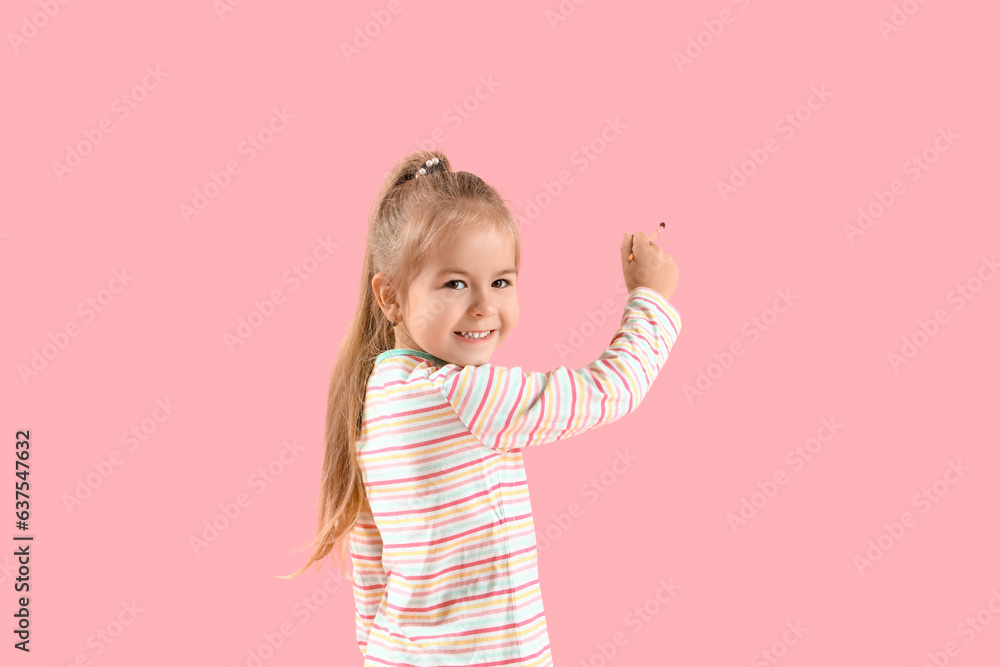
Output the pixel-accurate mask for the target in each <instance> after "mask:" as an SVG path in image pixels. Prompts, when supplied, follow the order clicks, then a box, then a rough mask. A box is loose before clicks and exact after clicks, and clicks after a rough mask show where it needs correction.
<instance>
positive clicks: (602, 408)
mask: <svg viewBox="0 0 1000 667" xmlns="http://www.w3.org/2000/svg"><path fill="white" fill-rule="evenodd" d="M680 328H681V320H680V315H679V314H678V313H677V310H676V309H675V308H674V307H673V306H672V305H671V304H670V303H669V302H668V301H667V300H666V299H664V298H663V296H662V295H660V294H659V293H658V292H656V291H654V290H652V289H650V288H647V287H637V288H635V289H633V290H632V291H631V292H629V295H628V301H627V303H626V306H625V312H624V314H623V316H622V321H621V327H620V328H619V329H618V332H617V333H616V334H615V336H614V338H613V339H612V341H611V343H610V345H609V347H608V348H607V349H606V350H605V351H604V353H603V354H602V355H601V357H600V358H599V359H598V360H597V361H595V362H593V363H591V364H588V365H587V366H585V367H583V368H580V369H578V370H572V369H569V368H566V367H559V368H556V369H555V370H553V371H550V372H548V373H540V372H538V373H531V372H525V371H522V370H521V368H520V367H513V368H505V367H501V366H494V365H491V364H488V363H487V364H483V365H481V366H458V365H456V364H449V363H446V362H444V361H442V360H441V359H438V358H437V357H434V356H432V355H430V354H428V353H427V352H423V351H418V350H409V349H392V350H386V351H385V352H383V353H381V354H380V355H378V357H377V358H376V360H375V366H374V368H373V369H372V374H371V376H370V378H369V382H368V389H367V395H366V397H365V407H364V415H363V423H362V430H361V437H360V438H359V439H358V442H357V450H358V459H359V462H360V465H361V473H362V477H363V479H364V487H365V491H366V493H367V496H368V503H369V505H370V509H371V511H370V512H369V511H368V508H365V510H363V512H362V514H361V516H360V517H359V519H358V522H357V523H356V524H355V526H354V528H353V530H352V531H351V533H350V542H349V548H350V552H351V560H352V563H353V564H352V568H353V569H352V572H353V575H354V580H355V583H354V600H355V606H356V609H357V613H356V615H355V618H356V624H357V642H358V646H359V648H360V649H361V652H362V654H364V656H365V662H364V664H365V667H369V666H376V665H377V666H379V667H384V666H386V665H394V666H415V667H429V666H431V665H433V666H434V667H450V666H455V667H458V666H460V665H479V666H483V665H503V666H514V665H517V666H524V667H541V666H542V665H552V655H551V650H550V647H549V637H548V630H547V628H546V624H545V610H544V608H543V606H542V595H541V590H540V587H539V581H538V564H537V552H536V548H535V528H534V523H533V521H532V515H531V502H530V500H529V498H528V484H527V479H526V477H525V472H524V462H523V459H522V456H521V450H522V449H523V448H524V447H530V446H534V445H542V444H545V443H548V442H554V441H556V440H561V439H565V438H569V437H571V436H574V435H577V434H578V433H584V432H585V431H589V430H590V429H593V428H595V427H597V426H601V425H604V424H610V423H611V422H613V421H615V420H617V419H619V418H621V417H624V416H625V415H626V414H628V413H629V412H631V411H632V410H634V409H636V407H638V405H639V403H640V402H641V401H642V399H643V397H645V395H646V392H647V391H648V390H649V388H650V386H651V385H652V382H653V380H654V379H655V378H656V376H657V374H658V373H659V372H660V369H661V368H662V367H663V364H664V363H665V362H666V360H667V355H668V353H669V351H670V349H671V347H673V344H674V341H675V340H676V338H677V335H678V334H679V333H680Z"/></svg>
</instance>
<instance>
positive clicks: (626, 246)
mask: <svg viewBox="0 0 1000 667" xmlns="http://www.w3.org/2000/svg"><path fill="white" fill-rule="evenodd" d="M621 255H622V268H625V267H626V266H627V265H628V263H629V262H630V261H632V235H631V234H629V233H628V232H623V233H622V247H621Z"/></svg>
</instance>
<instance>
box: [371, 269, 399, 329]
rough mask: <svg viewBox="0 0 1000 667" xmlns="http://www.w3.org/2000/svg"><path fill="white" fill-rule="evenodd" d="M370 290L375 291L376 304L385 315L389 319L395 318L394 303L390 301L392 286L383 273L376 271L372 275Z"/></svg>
mask: <svg viewBox="0 0 1000 667" xmlns="http://www.w3.org/2000/svg"><path fill="white" fill-rule="evenodd" d="M372 291H373V292H374V293H375V299H376V301H378V306H379V308H381V309H382V312H383V313H384V314H385V316H386V317H387V318H388V319H390V320H393V319H395V313H396V303H395V301H392V286H391V285H390V284H389V280H388V279H387V278H386V277H385V274H384V273H376V274H375V275H374V276H372Z"/></svg>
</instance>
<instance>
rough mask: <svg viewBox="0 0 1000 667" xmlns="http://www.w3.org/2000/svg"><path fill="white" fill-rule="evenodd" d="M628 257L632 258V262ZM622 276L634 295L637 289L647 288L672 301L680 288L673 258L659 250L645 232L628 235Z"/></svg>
mask: <svg viewBox="0 0 1000 667" xmlns="http://www.w3.org/2000/svg"><path fill="white" fill-rule="evenodd" d="M629 253H632V255H633V258H632V260H631V261H629V259H628V256H629ZM621 256H622V274H623V275H624V277H625V286H626V287H627V288H628V291H629V292H631V291H632V290H634V289H635V288H636V287H648V288H650V289H652V290H655V291H657V292H659V293H660V294H661V295H662V296H663V298H664V299H670V297H671V296H672V295H673V293H674V290H675V289H676V288H677V279H678V276H679V271H678V269H677V264H676V263H675V262H674V258H673V257H671V256H670V255H669V254H667V253H665V252H663V251H662V250H660V248H659V247H658V246H657V245H656V244H655V243H653V242H652V241H651V240H650V236H648V235H646V234H645V233H643V232H636V233H635V234H628V233H626V234H625V235H624V237H623V238H622V247H621Z"/></svg>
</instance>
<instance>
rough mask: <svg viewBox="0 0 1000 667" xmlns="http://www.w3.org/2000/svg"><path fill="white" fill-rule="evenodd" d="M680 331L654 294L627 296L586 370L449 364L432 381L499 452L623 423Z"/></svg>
mask: <svg viewBox="0 0 1000 667" xmlns="http://www.w3.org/2000/svg"><path fill="white" fill-rule="evenodd" d="M680 329H681V319H680V314H679V313H678V312H677V310H676V309H675V308H674V307H673V306H672V305H671V304H670V303H669V302H668V301H667V300H666V299H664V298H663V296H662V295H661V294H660V293H659V292H657V291H655V290H653V289H650V288H648V287H636V288H635V289H633V290H632V291H631V292H629V296H628V302H627V303H626V305H625V312H624V314H623V315H622V322H621V327H620V328H619V329H618V332H617V333H616V334H615V336H614V338H613V339H612V341H611V343H610V345H609V346H608V348H607V349H606V350H605V351H604V353H603V354H601V356H600V358H599V359H598V360H597V361H594V362H593V363H590V364H588V365H586V366H584V367H583V368H579V369H570V368H567V367H565V366H560V367H559V368H556V369H555V370H552V371H549V372H547V373H541V372H535V373H526V372H524V371H522V370H521V368H520V367H519V366H515V367H513V368H505V367H502V366H494V365H492V364H483V365H482V366H464V367H460V366H456V365H454V364H448V365H446V366H444V367H443V368H441V369H440V370H438V371H436V372H435V373H433V374H432V375H431V376H430V378H431V381H432V382H433V383H434V384H435V385H437V386H438V388H439V389H440V391H441V392H442V393H443V394H444V395H445V396H446V397H447V399H448V401H449V402H450V403H451V405H452V406H453V407H454V409H455V412H456V413H457V415H458V417H459V418H460V419H461V420H462V422H463V423H464V424H465V425H466V427H468V429H469V431H470V432H471V433H472V434H473V435H474V436H475V437H476V439H478V440H479V441H480V442H481V443H483V444H484V445H486V446H487V447H490V448H491V449H495V450H496V451H498V452H506V451H516V450H518V449H522V448H524V447H530V446H535V445H541V444H545V443H548V442H553V441H555V440H560V439H563V438H569V437H571V436H574V435H576V434H578V433H583V432H585V431H588V430H590V429H592V428H595V427H597V426H601V425H603V424H610V423H611V422H613V421H615V420H617V419H619V418H621V417H623V416H625V415H626V414H628V413H629V412H631V411H632V410H634V409H635V408H636V407H637V406H638V405H639V403H641V402H642V399H643V398H644V397H645V396H646V393H647V392H648V390H649V388H650V386H651V385H652V383H653V380H654V379H655V378H656V376H657V374H658V373H659V372H660V369H661V368H662V367H663V364H664V363H665V362H666V360H667V356H668V354H669V353H670V349H671V348H672V347H673V345H674V342H675V341H676V340H677V336H678V334H679V333H680Z"/></svg>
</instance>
